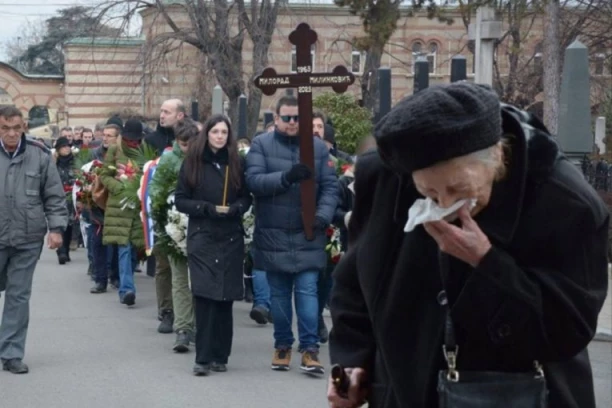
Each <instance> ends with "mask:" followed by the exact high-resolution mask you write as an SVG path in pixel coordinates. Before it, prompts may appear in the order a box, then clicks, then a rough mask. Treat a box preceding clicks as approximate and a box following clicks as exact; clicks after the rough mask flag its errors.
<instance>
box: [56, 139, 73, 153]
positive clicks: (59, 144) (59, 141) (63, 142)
mask: <svg viewBox="0 0 612 408" xmlns="http://www.w3.org/2000/svg"><path fill="white" fill-rule="evenodd" d="M66 146H68V147H70V140H68V138H67V137H63V136H62V137H60V138H58V139H57V140H56V141H55V150H59V149H61V148H62V147H66Z"/></svg>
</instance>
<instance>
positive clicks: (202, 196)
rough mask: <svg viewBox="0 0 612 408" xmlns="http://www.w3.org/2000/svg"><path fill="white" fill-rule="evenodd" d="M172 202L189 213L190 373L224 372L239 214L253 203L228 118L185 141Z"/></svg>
mask: <svg viewBox="0 0 612 408" xmlns="http://www.w3.org/2000/svg"><path fill="white" fill-rule="evenodd" d="M175 204H176V208H177V209H178V210H179V211H181V212H183V213H186V214H187V215H189V225H188V229H187V253H188V256H187V259H188V265H189V273H190V277H191V289H192V292H193V296H194V312H195V318H196V344H195V348H196V361H195V362H196V364H195V366H194V369H193V370H194V374H196V375H207V374H208V373H209V372H210V371H211V370H212V371H217V372H223V371H226V370H227V367H226V364H227V361H228V358H229V356H230V352H231V348H232V337H233V317H232V305H233V301H234V300H241V299H242V298H243V295H244V291H243V285H242V260H243V259H244V229H243V226H242V216H243V214H244V213H245V212H246V211H247V210H248V209H249V207H250V206H251V196H250V194H249V193H248V191H247V189H246V186H245V182H244V165H243V161H242V159H241V158H240V156H239V154H238V148H237V144H236V141H235V139H234V138H233V137H232V132H231V126H230V122H229V120H228V118H227V117H225V116H223V115H215V116H213V117H211V118H210V119H209V120H208V121H207V122H206V123H205V125H204V130H203V131H202V133H200V135H199V136H198V138H197V139H196V140H194V141H192V142H191V144H190V145H189V150H188V152H187V157H186V158H185V161H184V162H183V165H182V167H181V170H180V173H179V178H178V183H177V188H176V193H175Z"/></svg>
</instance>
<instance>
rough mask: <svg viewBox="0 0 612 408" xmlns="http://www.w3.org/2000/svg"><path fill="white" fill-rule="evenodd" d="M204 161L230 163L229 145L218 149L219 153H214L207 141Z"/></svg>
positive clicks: (218, 163)
mask: <svg viewBox="0 0 612 408" xmlns="http://www.w3.org/2000/svg"><path fill="white" fill-rule="evenodd" d="M204 161H205V162H207V163H212V164H217V165H227V164H228V163H229V151H228V150H227V146H225V147H223V148H221V149H219V150H217V153H214V152H213V151H212V149H211V148H210V146H209V145H208V143H207V144H206V147H205V148H204Z"/></svg>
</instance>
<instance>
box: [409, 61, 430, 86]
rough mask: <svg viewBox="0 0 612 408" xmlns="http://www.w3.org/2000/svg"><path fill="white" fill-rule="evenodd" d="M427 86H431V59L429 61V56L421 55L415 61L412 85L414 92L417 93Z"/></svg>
mask: <svg viewBox="0 0 612 408" xmlns="http://www.w3.org/2000/svg"><path fill="white" fill-rule="evenodd" d="M427 88H429V61H427V57H424V56H422V55H421V56H420V57H418V58H417V60H416V62H415V63H414V85H413V87H412V93H413V94H416V93H417V92H420V91H422V90H423V89H427Z"/></svg>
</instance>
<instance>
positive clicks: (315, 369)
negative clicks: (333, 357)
mask: <svg viewBox="0 0 612 408" xmlns="http://www.w3.org/2000/svg"><path fill="white" fill-rule="evenodd" d="M300 370H302V371H304V372H305V373H306V374H312V375H323V374H325V370H324V369H323V366H322V365H321V363H320V362H319V352H318V351H308V350H307V351H305V352H303V353H302V365H300Z"/></svg>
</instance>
